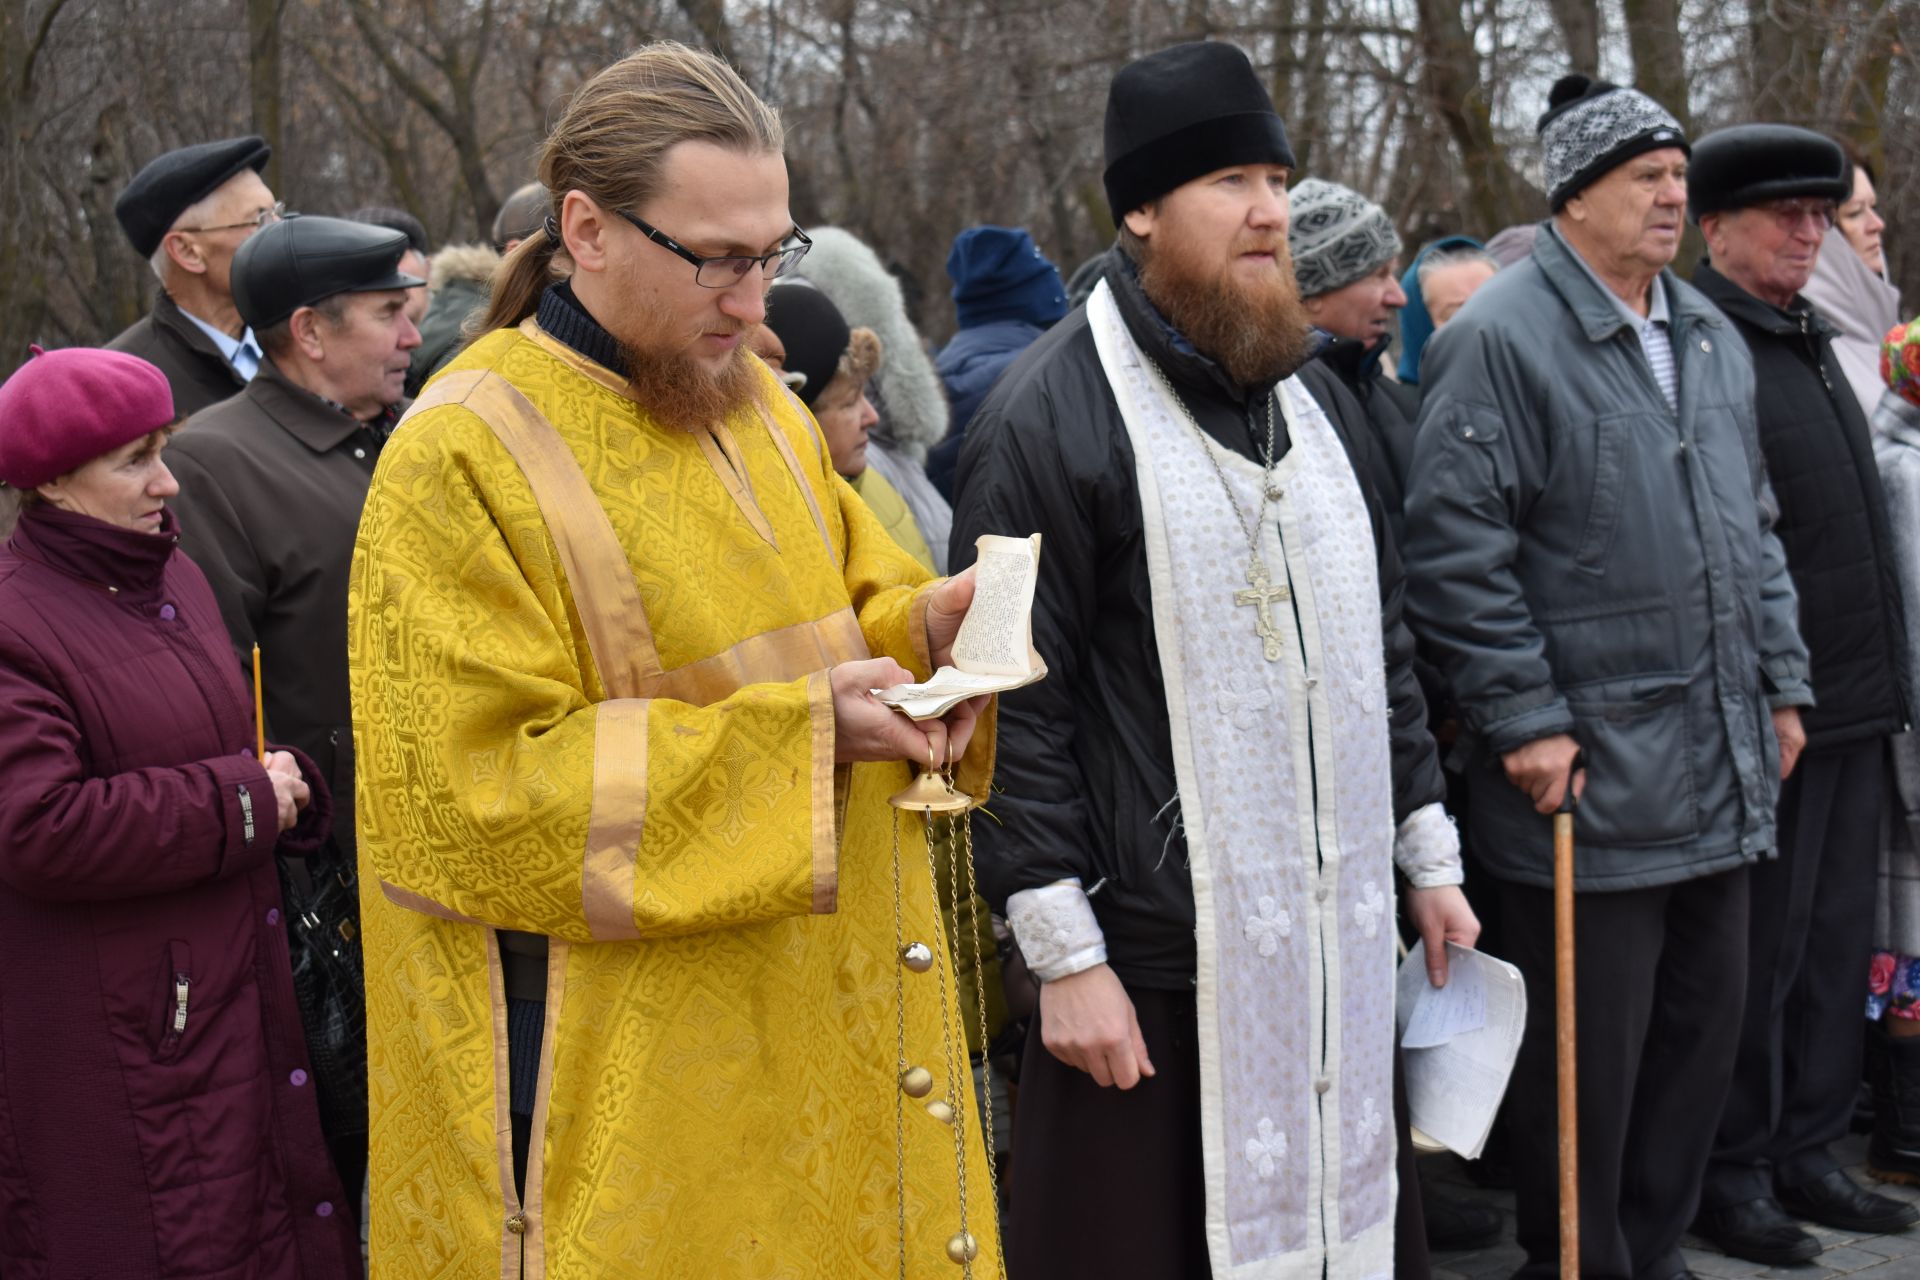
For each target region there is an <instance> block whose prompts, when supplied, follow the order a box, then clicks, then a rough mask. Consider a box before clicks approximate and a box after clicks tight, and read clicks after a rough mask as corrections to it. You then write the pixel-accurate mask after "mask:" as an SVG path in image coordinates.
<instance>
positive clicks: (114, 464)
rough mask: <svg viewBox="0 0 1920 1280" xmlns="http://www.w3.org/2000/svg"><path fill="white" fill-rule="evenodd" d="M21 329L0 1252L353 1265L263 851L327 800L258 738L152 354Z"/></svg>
mask: <svg viewBox="0 0 1920 1280" xmlns="http://www.w3.org/2000/svg"><path fill="white" fill-rule="evenodd" d="M35 357H36V358H34V359H30V360H29V361H28V362H27V364H26V365H25V366H24V367H23V368H22V369H20V371H19V372H17V373H15V374H14V375H13V377H12V378H10V379H8V380H7V382H6V384H5V386H0V482H4V483H5V485H6V486H8V488H10V489H11V490H13V491H14V492H13V493H11V494H8V495H6V496H8V497H9V498H12V499H14V500H15V501H17V502H20V503H22V504H23V509H22V511H21V513H20V519H19V523H18V525H17V527H16V528H15V530H14V532H13V535H12V537H11V539H10V540H9V541H8V542H7V544H6V546H5V548H4V549H3V550H0V706H4V707H5V708H6V714H5V715H4V717H0V780H3V781H0V1275H4V1276H5V1277H6V1278H7V1280H63V1278H65V1277H75V1278H76V1280H77V1278H78V1277H96V1276H97V1277H104V1276H113V1277H115V1278H116V1280H124V1278H128V1277H156V1278H157V1277H162V1276H166V1277H192V1278H193V1280H255V1278H259V1280H282V1278H287V1280H293V1278H299V1280H341V1278H342V1277H346V1276H354V1275H358V1274H359V1265H360V1257H359V1247H358V1242H357V1239H356V1233H355V1232H354V1230H353V1228H352V1225H351V1223H352V1220H353V1216H354V1215H353V1214H352V1213H351V1212H350V1211H349V1210H350V1208H351V1207H354V1206H350V1205H349V1203H348V1202H347V1200H346V1199H345V1197H344V1195H343V1194H342V1190H341V1187H340V1184H339V1180H338V1179H337V1178H336V1177H335V1175H334V1172H333V1167H332V1164H331V1162H330V1161H329V1160H328V1158H327V1148H326V1145H325V1143H324V1142H323V1141H322V1139H321V1135H320V1121H319V1115H318V1111H317V1108H316V1106H315V1102H314V1097H313V1093H314V1090H313V1088H312V1087H311V1084H310V1082H309V1079H308V1074H307V1062H306V1048H305V1044H304V1041H303V1038H302V1035H301V1029H300V1021H299V1014H298V1012H297V1009H296V1007H295V1004H294V995H293V987H292V979H291V976H290V970H289V961H288V954H287V936H286V926H285V922H284V920H283V919H282V917H281V902H280V889H279V882H278V878H277V874H276V872H275V869H274V850H275V847H276V845H278V846H279V847H281V848H282V849H285V850H288V851H290V852H292V851H298V850H300V849H303V848H307V847H311V846H314V845H316V844H317V843H318V841H319V840H320V839H321V838H322V837H323V836H324V835H325V833H326V828H327V825H328V822H329V816H330V806H329V804H328V801H327V798H326V796H325V794H324V791H323V790H322V789H321V788H319V787H318V786H317V785H315V790H314V791H313V792H311V793H310V792H309V789H308V788H309V783H308V782H306V781H303V776H304V777H305V778H308V779H311V778H314V777H315V776H317V775H316V773H315V771H314V769H313V766H312V764H311V762H309V761H306V760H303V759H300V758H298V757H297V755H295V754H292V753H288V752H284V751H274V752H271V753H269V754H268V755H267V757H266V759H265V760H264V761H262V760H257V759H255V758H254V754H253V751H252V749H251V746H250V744H251V743H252V742H253V724H252V705H251V700H250V698H249V696H248V691H247V689H246V687H245V685H244V684H243V682H242V681H241V680H240V678H239V676H238V675H237V674H236V673H235V671H234V667H233V658H232V653H233V650H232V647H231V645H230V644H229V642H228V640H227V633H226V630H225V629H224V628H223V627H222V626H221V622H220V614H219V611H218V609H217V608H216V606H215V604H214V600H213V595H212V593H211V592H210V591H209V589H208V587H207V583H206V580H205V579H204V578H203V577H202V576H201V574H200V571H199V569H197V568H195V567H194V565H193V562H192V561H190V560H188V559H187V558H186V557H185V556H184V555H182V554H180V552H179V551H178V550H176V547H175V544H176V543H177V542H178V531H177V529H176V527H175V524H174V519H173V515H172V513H171V512H170V511H168V510H167V508H166V500H167V499H168V498H169V497H171V496H172V495H173V494H174V493H175V492H176V486H175V484H174V482H173V477H172V476H171V475H170V474H169V473H168V471H167V467H166V464H165V463H164V462H162V461H161V449H162V448H163V447H164V445H165V443H166V427H167V425H168V424H169V423H170V422H171V421H172V419H173V402H172V399H171V396H170V393H169V392H168V389H167V382H166V379H165V378H164V377H163V376H162V375H161V373H160V371H159V370H157V369H155V368H154V367H153V366H152V365H150V364H147V363H146V362H145V361H143V360H140V359H137V358H135V357H133V356H129V355H123V354H119V353H116V352H109V351H91V350H78V349H76V350H67V351H55V352H50V353H47V354H40V353H39V352H38V349H37V348H36V351H35ZM355 1190H356V1191H357V1190H358V1188H355Z"/></svg>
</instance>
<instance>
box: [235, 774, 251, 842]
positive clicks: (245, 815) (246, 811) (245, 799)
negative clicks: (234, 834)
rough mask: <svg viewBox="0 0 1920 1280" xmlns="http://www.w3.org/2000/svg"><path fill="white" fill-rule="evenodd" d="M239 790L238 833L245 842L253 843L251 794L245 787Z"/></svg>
mask: <svg viewBox="0 0 1920 1280" xmlns="http://www.w3.org/2000/svg"><path fill="white" fill-rule="evenodd" d="M237 789H238V791H239V792H240V835H241V837H242V838H243V839H244V840H245V841H246V843H247V844H249V845H251V844H252V843H253V794H252V793H251V792H249V791H248V790H247V789H246V788H245V787H240V788H237Z"/></svg>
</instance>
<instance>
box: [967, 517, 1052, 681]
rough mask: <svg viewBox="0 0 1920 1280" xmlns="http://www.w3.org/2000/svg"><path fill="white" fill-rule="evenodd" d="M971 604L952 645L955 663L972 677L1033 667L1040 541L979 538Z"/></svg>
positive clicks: (1010, 673) (1021, 672) (1013, 673)
mask: <svg viewBox="0 0 1920 1280" xmlns="http://www.w3.org/2000/svg"><path fill="white" fill-rule="evenodd" d="M975 545H976V546H977V547H978V548H979V551H980V558H979V560H978V561H977V566H978V567H977V568H976V569H975V570H974V585H973V604H972V606H971V607H969V608H968V610H967V616H966V617H965V618H963V619H961V621H960V634H959V635H958V636H956V637H955V638H954V642H953V665H954V666H956V667H958V668H959V669H960V670H962V671H970V672H973V673H974V674H976V675H995V676H1018V675H1025V674H1026V673H1027V672H1029V671H1031V670H1032V669H1033V629H1032V614H1033V590H1034V586H1035V585H1036V584H1037V582H1038V581H1039V577H1040V537H1039V535H1038V534H1035V535H1034V536H1033V537H1031V538H1004V537H1000V536H998V535H996V534H991V533H989V534H982V535H981V537H980V539H979V540H978V542H977V543H976V544H975Z"/></svg>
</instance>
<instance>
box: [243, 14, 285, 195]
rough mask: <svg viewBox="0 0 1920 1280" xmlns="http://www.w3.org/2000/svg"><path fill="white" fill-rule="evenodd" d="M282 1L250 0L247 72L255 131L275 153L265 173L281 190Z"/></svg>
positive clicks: (266, 177)
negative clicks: (251, 93) (251, 96)
mask: <svg viewBox="0 0 1920 1280" xmlns="http://www.w3.org/2000/svg"><path fill="white" fill-rule="evenodd" d="M280 2H281V0H247V76H248V80H249V82H250V84H251V87H252V90H253V131H254V132H255V133H257V134H259V135H260V136H261V137H263V138H265V139H266V140H267V145H268V146H270V147H272V148H273V155H272V156H271V157H269V158H268V160H267V168H266V172H265V173H264V174H262V175H261V176H262V177H263V178H264V179H265V180H266V184H267V186H268V187H269V188H271V189H272V190H273V192H274V193H275V194H276V195H277V194H279V192H280V160H281V154H280V153H281V150H282V148H281V146H280V83H281V81H280Z"/></svg>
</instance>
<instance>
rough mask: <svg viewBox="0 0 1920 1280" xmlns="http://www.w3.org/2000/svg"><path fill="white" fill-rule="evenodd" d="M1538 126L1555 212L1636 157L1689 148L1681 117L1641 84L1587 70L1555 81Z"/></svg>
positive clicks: (1548, 196) (1549, 198)
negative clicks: (1629, 85)
mask: <svg viewBox="0 0 1920 1280" xmlns="http://www.w3.org/2000/svg"><path fill="white" fill-rule="evenodd" d="M1535 129H1536V130H1537V131H1538V132H1539V134H1540V152H1541V160H1542V162H1543V163H1544V166H1545V168H1546V178H1547V203H1548V205H1549V206H1551V207H1552V209H1553V211H1554V212H1555V213H1558V212H1560V210H1561V208H1562V207H1564V206H1565V205H1566V203H1567V201H1569V200H1571V199H1573V197H1575V196H1577V195H1579V194H1580V193H1581V192H1582V191H1584V190H1586V189H1587V188H1588V187H1590V186H1592V185H1593V184H1594V183H1595V182H1597V181H1599V180H1600V179H1601V178H1602V177H1604V176H1605V175H1606V174H1608V173H1610V172H1612V171H1613V170H1614V169H1617V168H1619V167H1620V166H1621V165H1623V164H1625V163H1626V162H1627V161H1629V160H1631V159H1633V158H1634V157H1635V156H1639V155H1645V154H1646V153H1647V152H1649V151H1658V150H1660V149H1661V148H1663V147H1678V148H1680V150H1682V151H1688V150H1689V147H1688V145H1687V135H1686V133H1685V131H1684V130H1682V129H1681V128H1680V122H1679V121H1678V120H1676V119H1674V118H1673V113H1672V112H1670V111H1668V110H1667V109H1666V108H1665V107H1663V106H1661V105H1660V104H1659V103H1657V102H1655V101H1654V100H1653V99H1652V98H1649V97H1648V96H1647V95H1646V94H1644V93H1641V92H1640V91H1639V90H1638V89H1623V88H1621V87H1620V86H1619V85H1617V84H1609V83H1607V82H1606V81H1605V80H1590V79H1588V78H1587V77H1586V76H1583V75H1570V76H1561V77H1560V79H1558V80H1556V81H1555V82H1554V85H1553V89H1552V90H1551V91H1550V92H1549V93H1548V95H1547V110H1546V113H1545V114H1544V115H1542V116H1541V117H1540V122H1539V124H1537V125H1536V126H1535Z"/></svg>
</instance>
